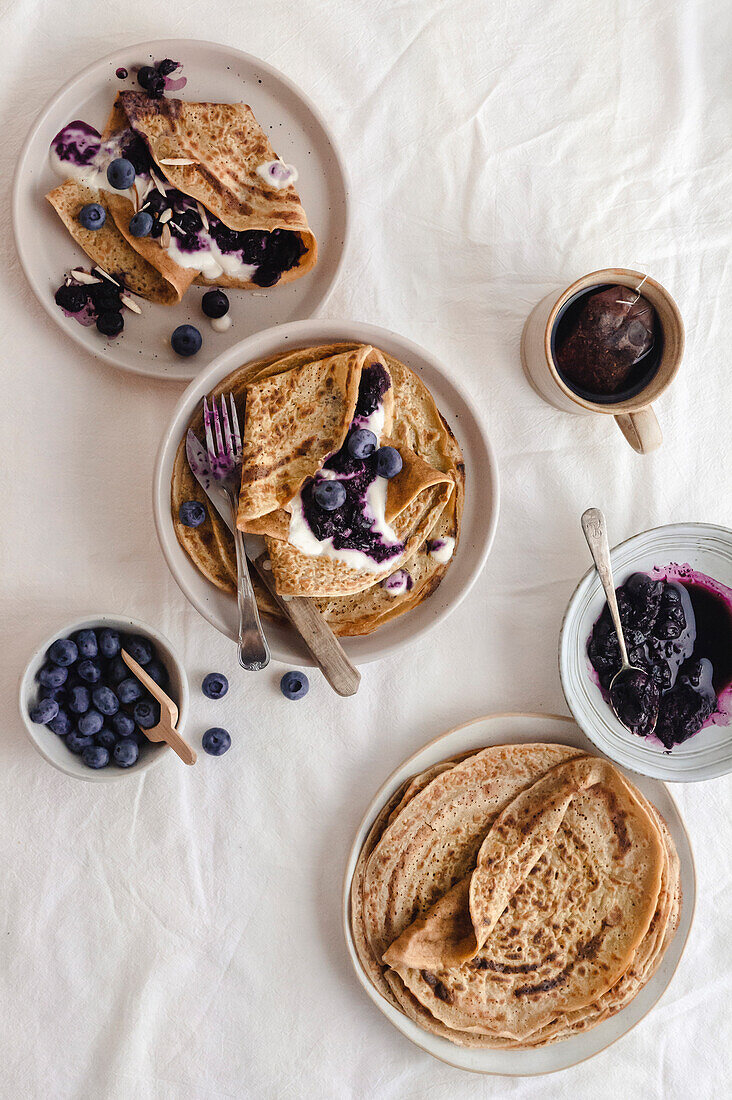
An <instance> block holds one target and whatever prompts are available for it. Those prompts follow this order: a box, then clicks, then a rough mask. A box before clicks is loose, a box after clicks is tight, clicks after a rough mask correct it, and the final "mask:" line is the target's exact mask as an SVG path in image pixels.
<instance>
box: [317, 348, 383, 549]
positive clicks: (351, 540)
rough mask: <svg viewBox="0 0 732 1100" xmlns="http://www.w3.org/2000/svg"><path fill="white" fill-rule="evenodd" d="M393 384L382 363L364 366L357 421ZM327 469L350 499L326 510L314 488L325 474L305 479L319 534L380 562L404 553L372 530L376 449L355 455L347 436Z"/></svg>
mask: <svg viewBox="0 0 732 1100" xmlns="http://www.w3.org/2000/svg"><path fill="white" fill-rule="evenodd" d="M390 385H391V381H390V379H389V375H388V374H387V372H386V371H385V370H384V368H383V367H382V366H381V364H380V363H375V364H373V365H372V366H368V367H364V369H363V371H362V373H361V383H360V388H359V396H358V400H357V403H356V414H355V416H354V423H355V421H356V420H357V419H359V418H360V417H363V416H368V415H369V412H373V411H374V409H375V408H376V406H377V405H378V403H379V401H380V400H381V398H382V397H383V395H384V394H385V393H386V391H387V390H388V389H389V386H390ZM367 410H368V411H367ZM323 469H324V470H332V471H333V473H336V474H338V475H339V476H338V480H339V481H340V482H341V484H342V485H343V488H344V489H345V490H346V499H345V502H344V503H343V504H342V505H341V507H340V508H338V509H336V510H335V511H333V512H326V511H325V510H324V509H322V508H319V507H318V505H317V504H316V502H315V500H314V499H313V489H314V487H315V485H316V484H317V482H318V480H323V479H322V477H321V476H320V475H319V474H316V476H315V478H310V479H309V480H308V481H306V482H305V484H304V485H303V487H302V492H301V497H302V506H303V512H304V514H305V519H306V520H307V522H308V525H309V527H310V529H311V530H312V532H313V534H314V535H315V537H316V538H317V539H319V540H320V541H321V542H322V541H323V540H324V539H328V538H331V539H333V546H334V547H335V548H336V549H337V550H360V551H361V553H363V554H366V555H367V556H368V557H370V558H371V559H372V560H373V561H375V562H379V563H381V562H385V561H388V560H389V559H390V558H393V557H397V556H398V555H399V554H401V553H402V551H403V550H404V544H403V543H401V542H398V543H386V542H384V541H383V540H382V538H381V535H380V534H379V533H378V532H374V531H372V527H373V524H374V520H375V518H376V517H375V516H374V515H373V513H372V512H371V509H370V508H369V504H368V501H367V493H368V490H369V486H370V485H371V484H372V482H374V481H375V480H376V478H377V477H378V474H377V472H376V453H375V452H374V454H373V455H370V456H369V457H368V458H365V459H358V458H352V457H351V455H350V454H349V453H348V442H347V440H346V442H345V443H344V444H343V446H342V447H341V449H340V450H339V451H336V452H335V454H333V455H331V456H330V458H329V459H328V460H327V461H326V462H325V464H324V466H323Z"/></svg>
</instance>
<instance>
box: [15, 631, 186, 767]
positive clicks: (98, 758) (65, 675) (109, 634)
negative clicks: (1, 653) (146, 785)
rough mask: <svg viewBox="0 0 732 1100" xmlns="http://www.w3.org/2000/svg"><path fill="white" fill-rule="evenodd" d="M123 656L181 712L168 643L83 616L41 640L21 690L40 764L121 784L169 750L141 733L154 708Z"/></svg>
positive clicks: (179, 676) (178, 679) (182, 699)
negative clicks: (118, 780) (124, 779)
mask: <svg viewBox="0 0 732 1100" xmlns="http://www.w3.org/2000/svg"><path fill="white" fill-rule="evenodd" d="M122 648H124V649H125V650H126V651H127V652H128V653H129V654H130V656H131V657H133V658H134V659H135V660H136V661H137V662H138V663H139V664H141V665H142V666H143V668H144V669H145V671H146V672H147V673H148V675H150V676H151V677H152V679H153V680H155V682H156V683H158V684H160V686H161V687H162V688H163V690H164V691H165V692H166V694H167V695H169V696H170V698H171V699H173V700H174V701H175V702H176V703H177V705H178V712H179V721H178V729H179V730H182V729H183V727H184V725H185V721H186V716H187V712H188V684H187V681H186V676H185V672H184V670H183V666H182V665H181V663H180V661H179V660H178V658H177V657H176V655H175V653H174V652H173V649H172V647H171V645H170V642H169V641H168V640H167V639H166V638H165V637H164V636H163V635H162V634H160V633H159V632H158V631H156V630H153V628H152V627H149V626H146V625H145V624H144V623H141V622H138V621H137V620H135V619H129V618H124V617H119V616H114V615H96V616H88V617H86V618H84V619H80V620H78V621H77V622H74V623H70V624H69V625H67V626H65V627H64V628H63V629H62V630H59V631H58V632H57V633H56V634H54V635H52V636H51V637H50V638H48V639H47V640H46V641H45V642H44V643H43V645H41V646H40V647H39V648H38V650H37V651H36V653H35V654H34V655H33V657H32V658H31V660H30V662H29V663H28V666H27V668H26V670H25V672H24V674H23V677H22V679H21V682H20V712H21V715H22V717H23V721H24V722H25V726H26V729H27V731H28V735H29V737H30V739H31V741H32V742H33V744H34V745H35V747H36V748H37V749H38V751H39V752H40V754H41V756H43V757H45V759H46V760H47V761H48V762H49V764H53V766H54V767H56V768H58V769H59V770H60V771H62V772H66V774H67V775H73V776H75V777H76V778H77V779H87V780H91V781H101V780H105V781H106V780H113V779H121V778H122V777H123V776H125V775H129V774H131V773H133V772H134V773H136V774H139V773H140V772H142V771H146V770H147V769H148V768H150V767H152V766H153V765H154V764H156V763H158V762H159V761H160V760H161V759H162V757H163V754H164V753H165V752H166V751H169V750H168V746H167V745H166V744H165V743H163V742H159V743H153V742H151V741H148V739H147V738H146V737H145V733H144V730H145V729H149V728H151V727H152V726H154V725H155V724H156V723H157V721H158V720H159V704H158V703H157V702H156V701H155V700H154V699H153V697H152V696H151V695H150V694H149V693H148V691H147V690H146V689H145V688H144V687H143V686H142V684H141V683H140V682H139V681H138V680H137V679H136V678H135V676H134V675H133V674H132V673H131V671H130V669H129V668H128V667H127V665H126V664H125V662H124V661H123V660H122V657H121V653H120V651H121V649H122Z"/></svg>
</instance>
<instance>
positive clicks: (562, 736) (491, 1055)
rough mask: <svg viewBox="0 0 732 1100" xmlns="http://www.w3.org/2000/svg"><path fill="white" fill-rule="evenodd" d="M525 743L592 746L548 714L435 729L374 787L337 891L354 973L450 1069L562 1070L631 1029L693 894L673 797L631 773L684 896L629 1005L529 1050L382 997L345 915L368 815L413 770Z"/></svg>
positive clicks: (678, 944) (684, 926) (675, 945)
mask: <svg viewBox="0 0 732 1100" xmlns="http://www.w3.org/2000/svg"><path fill="white" fill-rule="evenodd" d="M525 741H544V742H553V743H559V744H565V745H576V746H577V747H578V748H581V749H584V750H585V751H587V752H594V751H595V750H594V749H593V747H592V745H591V744H590V742H589V741H588V740H587V738H586V737H585V736H584V735H583V734H582V731H581V730H580V729H578V727H577V726H576V725H575V723H574V722H573V721H572V719H571V718H560V717H558V716H555V715H546V714H493V715H489V716H488V717H485V718H476V719H475V720H474V721H472V722H468V723H467V725H464V726H459V727H458V729H455V730H451V731H450V732H449V733H445V734H443V735H442V736H441V737H438V738H437V739H436V740H435V741H431V742H430V743H429V745H426V746H425V747H424V748H423V749H420V751H419V752H417V753H415V754H414V756H411V757H410V758H409V759H408V760H405V762H404V763H403V764H402V765H400V767H398V768H397V770H396V771H395V772H392V774H391V775H390V776H389V778H388V779H387V780H386V782H385V783H384V785H383V786H382V787H381V789H380V790H379V791H378V792H377V794H376V797H375V798H374V800H373V801H372V803H371V805H370V806H369V808H368V810H367V811H366V814H365V816H364V819H363V821H362V822H361V824H360V825H359V828H358V832H357V833H356V839H355V841H354V843H353V848H352V849H351V853H350V855H349V857H348V864H347V866H346V877H345V881H344V889H343V928H344V932H345V937H346V946H347V948H348V953H349V955H350V956H351V962H352V963H353V967H354V970H355V971H356V977H357V978H358V980H359V982H360V983H361V985H362V986H363V988H364V989H365V991H366V993H367V994H368V996H369V997H370V998H371V1000H372V1001H373V1002H374V1004H375V1005H376V1007H377V1008H378V1009H379V1010H380V1011H381V1012H383V1014H384V1015H385V1016H386V1018H387V1019H388V1020H389V1021H390V1022H391V1023H392V1024H394V1026H395V1027H396V1028H398V1029H399V1031H401V1032H402V1034H403V1035H406V1037H407V1038H408V1039H411V1041H412V1042H413V1043H416V1045H417V1046H418V1047H421V1048H422V1050H425V1051H427V1053H428V1054H432V1055H433V1056H434V1057H435V1058H439V1059H440V1061H441V1062H447V1064H448V1065H451V1066H455V1067H457V1068H458V1069H467V1070H472V1071H473V1072H474V1073H495V1074H500V1075H502V1076H508V1077H526V1076H531V1075H533V1074H539V1073H554V1072H556V1071H557V1070H560V1069H568V1068H569V1067H570V1066H574V1065H576V1064H577V1063H578V1062H583V1061H585V1059H587V1058H592V1056H593V1055H595V1054H599V1053H600V1051H601V1050H604V1049H605V1048H606V1047H608V1046H609V1045H610V1044H611V1043H614V1042H615V1040H616V1039H619V1038H620V1037H621V1036H622V1035H625V1034H626V1033H627V1032H628V1031H630V1029H631V1028H632V1027H635V1025H636V1024H637V1023H639V1022H640V1021H641V1020H642V1019H643V1017H644V1016H645V1015H646V1013H647V1012H649V1010H650V1009H651V1008H653V1006H654V1005H655V1003H656V1001H657V1000H658V999H659V997H660V996H661V994H662V993H663V992H664V990H665V989H666V987H667V986H668V984H669V982H670V981H671V978H672V977H673V975H674V971H675V970H676V967H677V966H678V964H679V960H680V958H681V955H682V953H683V950H684V947H685V945H686V940H687V937H688V935H689V929H690V928H691V921H692V918H693V915H694V905H695V900H696V875H695V870H694V858H693V855H692V852H691V846H690V843H689V837H688V835H687V832H686V829H685V827H684V823H683V821H682V819H681V816H680V814H679V811H678V808H677V806H676V803H675V802H674V800H673V798H672V797H671V795H670V793H669V791H668V790H667V789H666V787H665V786H664V785H663V783H659V782H658V781H657V780H654V779H647V778H644V777H642V776H641V777H635V776H634V777H633V781H634V782H635V783H636V784H637V786H638V787H639V788H640V790H641V791H642V792H643V794H644V795H646V796H647V798H649V799H650V801H651V802H652V803H653V804H654V806H656V807H657V808H658V810H659V811H660V812H661V814H662V815H663V817H664V818H665V819H666V823H667V825H668V827H669V829H670V831H671V835H672V836H673V838H674V843H675V844H676V848H677V850H678V853H679V858H680V859H681V885H682V889H683V898H684V900H683V905H682V908H681V916H680V922H679V927H678V930H677V932H676V935H675V936H674V938H673V940H672V941H671V944H670V945H669V947H668V949H667V951H666V954H665V955H664V957H663V959H662V961H661V963H660V965H659V967H658V969H657V970H656V973H655V974H654V975H653V977H652V978H651V980H650V981H649V982H648V984H647V985H646V986H644V988H643V989H642V990H641V991H640V993H639V994H638V995H637V997H635V998H634V999H633V1000H632V1001H631V1002H630V1004H629V1005H626V1007H625V1008H624V1009H622V1010H621V1011H620V1012H618V1013H617V1014H616V1015H615V1016H611V1017H610V1019H609V1020H603V1022H602V1023H599V1024H597V1025H596V1026H595V1027H593V1028H591V1029H590V1030H589V1031H587V1032H585V1033H584V1034H582V1035H574V1036H572V1038H570V1039H564V1040H563V1041H562V1042H559V1043H554V1044H552V1045H550V1046H547V1047H539V1048H538V1049H536V1050H474V1049H470V1048H465V1047H458V1046H455V1045H454V1044H453V1043H451V1042H449V1041H448V1040H447V1039H443V1038H441V1037H440V1036H438V1035H431V1034H430V1033H428V1032H426V1031H423V1030H422V1028H421V1027H418V1026H417V1024H415V1023H414V1022H413V1021H412V1020H409V1019H407V1017H406V1016H403V1015H402V1013H401V1012H399V1011H398V1010H397V1009H396V1008H394V1007H393V1006H392V1005H391V1004H389V1002H388V1001H386V1000H384V998H383V997H382V996H381V994H380V993H378V992H377V990H376V989H374V987H373V986H372V984H371V982H370V981H369V979H368V978H367V977H366V974H365V973H364V971H363V970H362V968H361V963H360V962H359V959H358V955H357V954H356V949H355V947H354V944H353V935H352V933H351V919H350V889H351V880H352V878H353V872H354V870H355V867H356V862H357V860H358V856H359V853H360V851H361V848H362V847H363V844H364V841H365V840H366V837H367V836H368V833H369V830H370V828H371V825H372V824H373V822H374V819H375V818H376V816H377V814H378V813H379V811H380V810H381V808H382V806H383V805H384V804H385V802H387V801H388V799H390V798H391V796H392V795H393V794H394V792H395V791H396V790H397V789H398V788H399V787H400V786H401V785H402V783H404V781H405V780H406V779H409V778H410V777H411V776H413V775H416V774H417V773H418V772H421V771H424V770H425V768H429V767H431V766H432V765H433V764H437V763H439V762H440V761H441V760H446V759H447V758H448V757H451V756H456V755H457V754H458V753H463V752H469V751H471V750H478V749H483V748H486V747H487V746H488V745H515V744H521V743H522V742H525Z"/></svg>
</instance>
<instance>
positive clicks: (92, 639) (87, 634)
mask: <svg viewBox="0 0 732 1100" xmlns="http://www.w3.org/2000/svg"><path fill="white" fill-rule="evenodd" d="M74 640H75V642H76V646H77V649H78V650H79V656H80V657H96V655H97V653H98V652H99V643H98V642H97V636H96V633H95V632H94V631H93V630H80V631H79V632H78V634H77V635H76V637H75V639H74Z"/></svg>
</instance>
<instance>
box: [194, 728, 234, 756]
mask: <svg viewBox="0 0 732 1100" xmlns="http://www.w3.org/2000/svg"><path fill="white" fill-rule="evenodd" d="M201 745H202V746H203V751H204V752H207V753H208V755H209V756H223V755H224V753H225V752H228V751H229V749H230V748H231V736H230V734H229V733H227V731H226V730H225V729H221V727H220V726H213V727H212V728H211V729H210V730H206V732H205V733H204V735H203V737H202V738H201Z"/></svg>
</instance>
